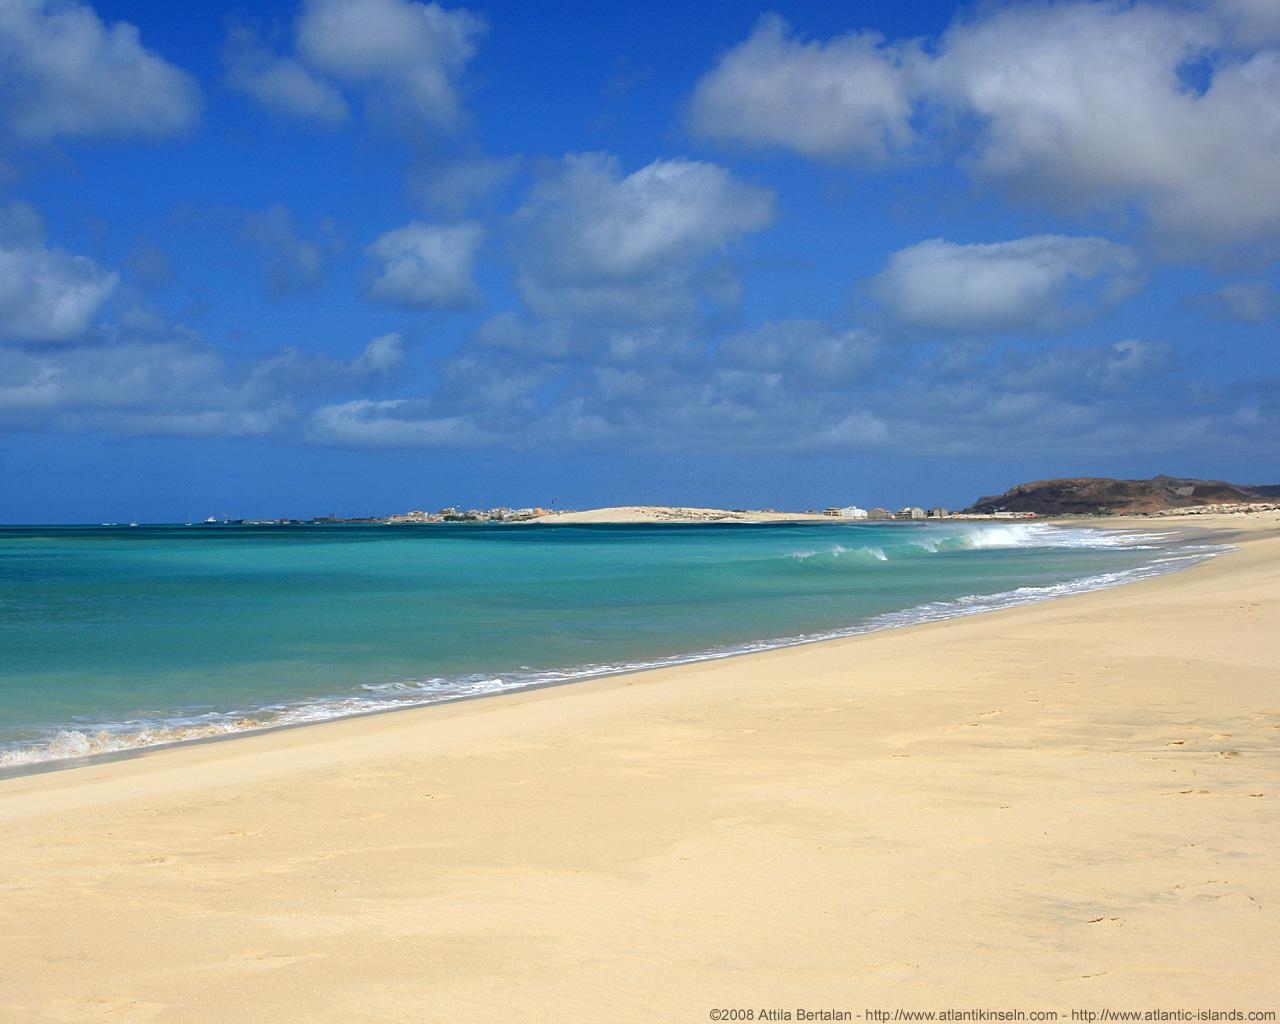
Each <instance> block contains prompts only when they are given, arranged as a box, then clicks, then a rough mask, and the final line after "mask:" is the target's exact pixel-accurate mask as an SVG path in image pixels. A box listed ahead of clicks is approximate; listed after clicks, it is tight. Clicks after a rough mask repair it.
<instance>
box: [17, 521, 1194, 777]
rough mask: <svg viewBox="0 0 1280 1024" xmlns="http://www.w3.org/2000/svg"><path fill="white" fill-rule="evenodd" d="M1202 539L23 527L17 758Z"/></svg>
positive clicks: (246, 723) (1102, 561)
mask: <svg viewBox="0 0 1280 1024" xmlns="http://www.w3.org/2000/svg"><path fill="white" fill-rule="evenodd" d="M1204 554H1205V553H1204V550H1203V549H1200V548H1195V547H1191V546H1186V545H1178V544H1176V543H1174V544H1172V545H1171V544H1170V542H1168V541H1167V540H1166V541H1160V540H1157V539H1156V538H1154V537H1152V536H1144V535H1141V534H1137V535H1132V534H1131V535H1122V534H1117V533H1116V532H1113V531H1105V532H1104V531H1098V530H1085V529H1063V528H1056V527H1051V526H1046V525H1036V524H1022V523H993V524H989V525H988V524H981V525H978V524H973V523H959V522H956V523H938V524H928V525H925V524H906V523H903V524H897V523H890V524H884V523H871V524H868V523H862V524H841V523H831V524H826V523H823V524H814V525H807V524H806V525H794V524H785V525H764V526H744V525H740V524H726V525H697V526H676V525H642V526H554V527H548V526H478V525H452V524H442V525H438V526H412V527H387V526H367V527H366V526H352V527H342V526H290V527H261V528H257V527H245V526H197V527H138V528H107V527H100V528H88V527H82V528H71V527H40V528H30V527H0V765H9V766H13V765H22V764H30V763H34V762H37V761H42V760H51V759H56V758H64V757H78V756H84V755H86V754H92V753H100V752H104V751H111V750H119V749H127V748H131V747H137V746H145V745H148V744H152V743H159V742H172V741H175V740H182V739H189V738H195V737H198V736H202V735H208V734H211V733H218V732H224V731H235V730H241V729H248V728H258V727H262V726H265V725H272V724H283V723H287V722H297V721H309V720H318V719H322V718H329V717H335V716H338V715H343V714H351V713H355V712H359V711H366V710H378V709H383V708H388V707H395V706H400V705H406V704H421V703H429V702H432V701H437V700H442V699H450V698H455V697H458V696H464V695H473V694H480V693H487V692H493V691H498V690H503V689H510V688H513V687H518V686H527V685H534V684H539V683H546V682H554V681H561V680H566V679H573V678H583V677H589V676H592V675H599V674H603V673H607V672H612V671H619V670H622V669H627V668H636V667H644V666H648V665H654V664H664V663H670V662H674V661H682V660H690V659H694V658H698V657H715V656H723V655H725V654H728V653H734V652H738V651H743V650H755V649H760V648H764V647H769V646H777V645H779V644H783V643H791V642H797V641H799V640H805V639H814V638H819V637H823V636H831V635H843V634H848V633H853V632H859V631H863V630H867V629H873V628H882V627H885V626H890V625H896V624H901V623H908V622H918V621H925V620H928V619H932V618H940V617H944V616H949V615H957V614H966V613H970V612H974V611H981V610H984V609H986V608H992V607H1003V606H1006V605H1009V604H1016V603H1021V602H1025V601H1030V600H1038V599H1042V598H1045V597H1051V596H1054V595H1056V594H1060V593H1068V592H1071V591H1073V590H1080V589H1089V588H1092V587H1097V586H1105V585H1110V584H1114V583H1117V582H1122V581H1124V580H1126V579H1130V578H1134V577H1136V576H1142V575H1149V574H1151V573H1153V572H1157V571H1164V570H1167V569H1170V568H1174V567H1177V566H1178V565H1181V564H1185V562H1187V561H1189V560H1194V559H1197V558H1201V557H1204ZM851 671H852V672H853V673H855V674H856V665H854V666H851Z"/></svg>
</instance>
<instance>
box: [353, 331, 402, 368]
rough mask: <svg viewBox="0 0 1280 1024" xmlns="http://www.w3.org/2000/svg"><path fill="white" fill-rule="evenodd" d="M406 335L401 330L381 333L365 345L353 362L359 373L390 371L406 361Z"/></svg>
mask: <svg viewBox="0 0 1280 1024" xmlns="http://www.w3.org/2000/svg"><path fill="white" fill-rule="evenodd" d="M404 350H405V343H404V335H403V334H401V333H400V332H399V331H392V332H391V333H390V334H380V335H378V337H376V338H374V339H373V340H372V341H371V342H369V344H367V345H366V346H365V347H364V351H363V352H361V353H360V356H359V358H357V359H356V361H355V363H354V364H352V365H353V367H354V369H355V370H356V371H357V372H359V373H373V374H382V373H389V372H391V371H392V370H394V369H395V368H396V367H398V366H399V365H400V364H401V363H402V362H404Z"/></svg>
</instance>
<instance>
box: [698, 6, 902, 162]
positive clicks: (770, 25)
mask: <svg viewBox="0 0 1280 1024" xmlns="http://www.w3.org/2000/svg"><path fill="white" fill-rule="evenodd" d="M915 59H916V50H915V47H914V46H913V45H912V44H909V43H908V44H893V45H886V43H885V40H884V38H883V37H882V36H880V35H879V34H877V33H874V32H851V33H849V34H847V35H842V36H837V37H836V38H834V39H832V40H830V41H829V42H826V43H821V42H816V41H812V42H805V41H804V40H801V39H799V38H797V37H795V36H794V35H792V33H791V31H790V29H789V27H788V25H787V23H786V22H785V21H784V20H783V19H782V18H780V17H779V16H778V15H776V14H766V15H765V16H764V17H762V18H761V19H760V21H759V23H758V24H757V25H756V27H755V30H754V31H753V32H752V33H751V35H750V37H749V38H748V39H747V40H746V41H745V42H743V43H741V44H740V45H739V46H736V47H734V48H733V49H732V50H730V51H729V52H728V53H726V54H725V55H724V56H723V57H722V58H721V59H720V62H719V63H718V64H717V65H716V67H715V68H714V69H713V70H712V71H711V72H710V73H708V74H707V75H706V76H704V77H703V78H702V80H701V81H700V82H699V83H698V85H697V88H696V89H695V90H694V94H693V99H692V100H691V102H690V105H689V121H690V125H691V126H692V128H693V130H694V131H696V132H698V133H699V134H701V135H704V136H706V137H708V138H713V139H718V140H721V141H724V142H734V143H743V144H746V145H750V146H764V145H773V146H783V147H786V148H788V149H793V150H795V151H796V152H798V153H803V154H804V155H805V156H810V157H820V158H832V157H863V158H870V159H873V160H880V159H883V158H885V157H886V156H888V155H889V154H891V153H898V152H902V151H903V150H907V149H909V148H910V147H911V145H912V143H913V140H914V138H915V132H914V130H913V129H912V126H911V118H912V111H913V99H914V97H913V89H912V85H911V83H910V80H909V76H908V75H907V74H905V73H904V66H909V65H910V64H911V63H913V61H914V60H915Z"/></svg>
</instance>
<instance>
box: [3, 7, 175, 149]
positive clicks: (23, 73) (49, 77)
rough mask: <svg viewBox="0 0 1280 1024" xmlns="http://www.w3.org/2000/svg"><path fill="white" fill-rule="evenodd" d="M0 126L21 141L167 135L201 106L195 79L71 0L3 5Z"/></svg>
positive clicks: (131, 32)
mask: <svg viewBox="0 0 1280 1024" xmlns="http://www.w3.org/2000/svg"><path fill="white" fill-rule="evenodd" d="M0 67H3V69H4V71H3V73H0V125H3V127H4V131H5V132H6V133H7V134H9V135H10V136H12V137H13V138H15V139H16V140H17V141H19V142H23V143H45V142H50V141H52V140H54V139H57V138H63V137H67V138H74V137H92V136H130V135H141V136H165V135H172V134H174V133H176V132H181V131H183V130H185V129H187V128H189V127H190V126H191V125H193V124H194V123H195V121H196V119H197V117H198V116H199V112H200V93H199V89H198V88H197V86H196V84H195V80H194V79H193V78H192V77H191V76H190V75H188V74H187V73H186V72H184V71H182V70H180V69H178V68H176V67H174V66H173V65H172V64H170V63H168V62H167V61H165V60H164V59H162V58H161V57H158V56H156V55H155V54H154V53H151V52H150V51H149V50H147V49H146V48H145V47H143V45H142V42H141V39H140V37H139V34H138V30H137V28H135V27H134V26H133V25H131V24H129V23H128V22H124V21H120V22H116V23H114V24H112V25H105V24H103V22H102V21H101V19H99V17H98V16H97V14H96V13H94V11H93V9H92V8H91V7H89V6H87V5H85V4H81V3H76V2H74V0H63V2H58V0H5V2H3V3H0Z"/></svg>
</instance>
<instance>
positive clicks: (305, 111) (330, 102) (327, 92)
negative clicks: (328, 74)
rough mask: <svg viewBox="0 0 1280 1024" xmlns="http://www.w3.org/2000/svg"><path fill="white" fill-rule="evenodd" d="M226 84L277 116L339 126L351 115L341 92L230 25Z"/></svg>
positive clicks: (241, 28)
mask: <svg viewBox="0 0 1280 1024" xmlns="http://www.w3.org/2000/svg"><path fill="white" fill-rule="evenodd" d="M223 59H224V61H225V63H226V65H227V84H228V85H230V86H231V87H232V88H233V89H239V90H240V91H241V92H245V93H248V94H249V95H250V96H252V97H253V98H254V99H256V100H257V101H258V102H259V103H261V104H262V105H263V106H264V107H266V108H267V109H268V110H270V111H272V112H273V113H276V114H281V115H286V116H289V117H298V118H302V119H303V120H311V121H315V122H318V123H320V124H326V125H339V124H342V123H344V122H345V121H347V120H348V119H349V118H350V116H351V111H350V108H349V107H348V106H347V101H346V99H345V98H344V97H343V95H342V91H341V90H340V89H339V88H338V87H337V86H335V85H334V84H333V83H331V82H328V81H325V80H324V79H323V78H321V77H319V76H318V75H316V74H313V73H312V72H311V71H309V70H308V69H307V68H306V66H305V65H304V64H303V63H302V62H301V61H299V60H297V59H296V58H294V57H288V56H280V55H277V54H274V53H272V52H271V51H270V50H269V49H268V48H267V47H266V46H265V44H264V43H263V42H262V40H261V39H260V38H259V37H258V36H257V34H256V33H254V32H253V30H252V29H250V28H248V27H246V26H243V25H236V26H233V27H232V29H231V32H230V34H229V36H228V37H227V45H226V49H225V51H224V54H223Z"/></svg>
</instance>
